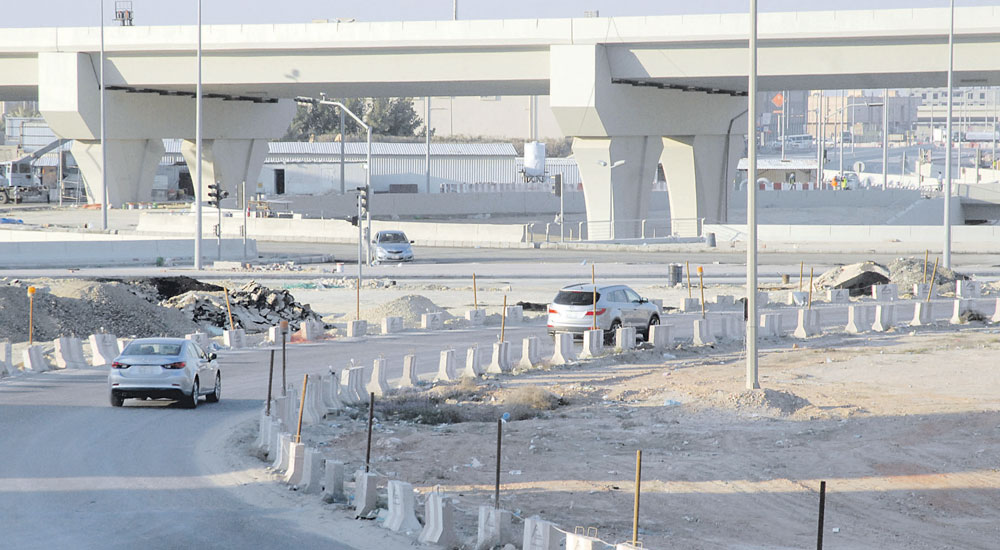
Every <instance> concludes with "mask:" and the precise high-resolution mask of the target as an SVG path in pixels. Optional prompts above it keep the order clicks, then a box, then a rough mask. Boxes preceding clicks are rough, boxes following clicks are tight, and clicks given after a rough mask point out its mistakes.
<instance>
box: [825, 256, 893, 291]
mask: <svg viewBox="0 0 1000 550" xmlns="http://www.w3.org/2000/svg"><path fill="white" fill-rule="evenodd" d="M888 282H889V270H888V269H886V268H885V266H883V265H880V264H877V263H875V262H861V263H857V264H850V265H842V266H838V267H835V268H833V269H830V270H829V271H827V272H826V273H823V274H822V275H820V276H819V278H818V279H816V288H846V289H847V290H849V291H850V294H851V296H861V295H864V294H871V287H872V285H882V284H885V283H888Z"/></svg>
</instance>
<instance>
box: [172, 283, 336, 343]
mask: <svg viewBox="0 0 1000 550" xmlns="http://www.w3.org/2000/svg"><path fill="white" fill-rule="evenodd" d="M163 305H164V306H166V307H168V308H173V309H175V310H178V311H179V312H181V313H182V314H183V315H185V316H187V317H188V318H190V319H192V320H193V321H195V322H197V323H207V324H210V325H214V326H216V327H223V328H229V316H228V313H227V310H226V297H225V291H217V292H205V291H197V290H192V291H188V292H184V293H182V294H178V295H177V296H174V297H172V298H169V299H167V300H165V301H164V302H163ZM229 307H230V308H231V309H232V313H233V323H234V324H235V325H236V327H237V328H242V329H244V330H246V331H247V332H264V331H266V330H267V329H268V328H270V327H272V326H274V325H277V324H278V323H279V322H280V321H282V320H285V321H288V324H289V326H290V327H291V328H292V330H298V329H299V325H300V324H301V323H302V322H303V321H306V320H314V321H321V319H320V316H319V314H317V313H316V312H314V311H313V310H312V309H311V308H310V307H309V305H308V304H300V303H299V302H297V301H295V297H294V296H292V294H291V293H290V292H288V291H287V290H273V289H270V288H267V287H265V286H263V285H261V284H259V283H257V282H254V281H251V282H249V283H247V284H245V285H243V286H242V287H240V288H238V289H236V290H231V291H230V292H229Z"/></svg>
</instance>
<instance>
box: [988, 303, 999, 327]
mask: <svg viewBox="0 0 1000 550" xmlns="http://www.w3.org/2000/svg"><path fill="white" fill-rule="evenodd" d="M990 321H992V322H994V323H1000V298H997V299H996V302H994V304H993V317H991V318H990Z"/></svg>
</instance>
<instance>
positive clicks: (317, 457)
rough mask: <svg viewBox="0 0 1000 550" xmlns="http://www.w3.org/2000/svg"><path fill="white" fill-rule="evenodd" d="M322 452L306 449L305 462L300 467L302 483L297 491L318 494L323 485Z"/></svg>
mask: <svg viewBox="0 0 1000 550" xmlns="http://www.w3.org/2000/svg"><path fill="white" fill-rule="evenodd" d="M323 466H324V461H323V452H322V451H320V450H317V449H306V457H305V461H304V463H303V465H302V481H301V482H300V483H299V490H300V491H302V492H303V493H318V492H320V489H321V488H322V485H323Z"/></svg>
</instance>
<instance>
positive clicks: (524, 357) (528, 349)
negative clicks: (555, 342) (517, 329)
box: [517, 336, 542, 369]
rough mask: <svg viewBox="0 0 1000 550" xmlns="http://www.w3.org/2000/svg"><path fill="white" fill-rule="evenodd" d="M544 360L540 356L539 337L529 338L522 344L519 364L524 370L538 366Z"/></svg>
mask: <svg viewBox="0 0 1000 550" xmlns="http://www.w3.org/2000/svg"><path fill="white" fill-rule="evenodd" d="M541 362H542V358H541V357H539V355H538V337H537V336H528V337H527V338H525V339H524V341H523V342H522V344H521V361H520V362H519V363H518V364H517V366H518V367H520V368H522V369H531V368H534V367H536V366H538V364H539V363H541Z"/></svg>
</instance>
